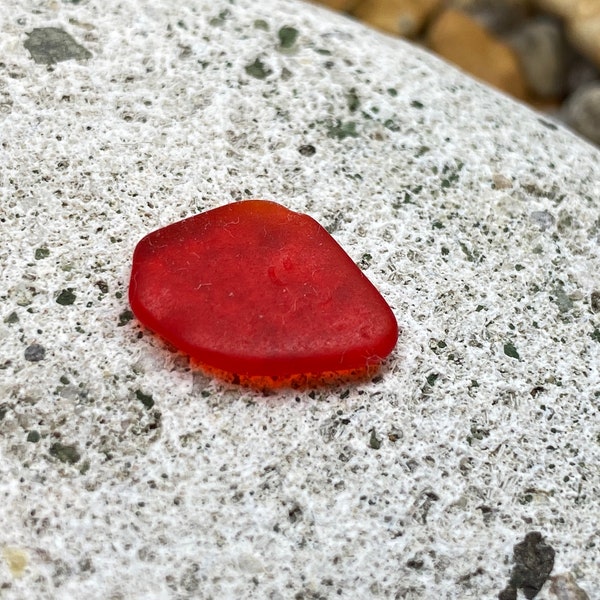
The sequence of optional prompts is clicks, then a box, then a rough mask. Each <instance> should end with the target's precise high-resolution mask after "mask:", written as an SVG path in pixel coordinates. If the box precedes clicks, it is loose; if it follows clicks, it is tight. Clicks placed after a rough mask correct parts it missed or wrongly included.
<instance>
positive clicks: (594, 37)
mask: <svg viewBox="0 0 600 600" xmlns="http://www.w3.org/2000/svg"><path fill="white" fill-rule="evenodd" d="M584 5H585V6H584ZM567 33H568V35H569V39H570V40H571V43H572V44H573V46H575V48H577V49H578V50H579V51H580V52H581V53H582V54H584V55H585V56H587V57H588V58H589V59H590V60H592V61H593V62H594V63H595V64H596V65H597V66H598V67H600V2H598V1H597V0H595V1H594V3H593V4H592V3H591V2H579V11H578V12H577V13H576V14H575V16H574V17H573V18H571V19H570V20H569V21H568V23H567Z"/></svg>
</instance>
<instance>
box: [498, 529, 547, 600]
mask: <svg viewBox="0 0 600 600" xmlns="http://www.w3.org/2000/svg"><path fill="white" fill-rule="evenodd" d="M554 555H555V552H554V548H552V547H551V546H549V545H548V544H546V543H545V542H544V539H543V538H542V534H541V533H539V532H538V531H532V532H530V533H528V534H527V535H526V536H525V539H524V540H523V541H522V542H520V543H519V544H516V545H515V547H514V550H513V558H514V562H515V566H514V567H513V570H512V573H511V576H510V582H509V584H508V586H507V587H506V589H504V590H502V592H500V594H499V595H498V598H499V599H500V600H512V599H513V598H516V597H517V593H516V591H517V589H521V590H523V594H524V596H525V598H527V600H532V599H533V598H535V597H536V596H537V594H538V592H539V591H540V590H541V589H542V586H543V585H544V583H545V582H546V579H548V577H549V576H550V573H551V572H552V569H553V567H554Z"/></svg>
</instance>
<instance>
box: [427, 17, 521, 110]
mask: <svg viewBox="0 0 600 600" xmlns="http://www.w3.org/2000/svg"><path fill="white" fill-rule="evenodd" d="M427 43H428V45H429V47H430V48H431V49H432V50H433V51H434V52H436V53H437V54H439V55H440V56H442V57H444V58H446V59H447V60H449V61H450V62H453V63H454V64H456V65H458V66H459V67H461V68H462V69H464V70H465V71H467V72H468V73H470V74H471V75H474V76H475V77H477V78H478V79H481V80H482V81H485V82H487V83H489V84H490V85H492V86H494V87H496V88H498V89H500V90H503V91H504V92H506V93H508V94H511V95H512V96H514V97H515V98H519V99H521V100H523V99H525V98H526V96H527V90H526V84H525V80H524V77H523V74H522V73H521V68H520V65H519V61H518V58H517V55H516V54H515V52H514V51H513V50H512V49H511V48H510V47H509V46H508V45H507V44H505V43H503V42H502V41H500V40H499V39H497V38H496V37H495V36H493V35H492V34H491V33H490V32H488V31H487V30H486V29H485V28H484V27H483V26H482V25H480V24H479V23H478V22H477V21H476V20H475V19H473V18H471V17H470V16H468V15H467V14H465V13H463V12H461V11H458V10H453V9H451V10H446V11H444V12H442V13H441V14H440V16H439V17H438V18H437V19H436V20H435V21H434V22H433V24H432V25H431V26H430V27H429V30H428V32H427Z"/></svg>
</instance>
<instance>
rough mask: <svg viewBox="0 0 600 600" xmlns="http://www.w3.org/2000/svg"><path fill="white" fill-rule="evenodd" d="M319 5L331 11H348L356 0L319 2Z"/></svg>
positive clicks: (324, 0) (325, 0) (326, 0)
mask: <svg viewBox="0 0 600 600" xmlns="http://www.w3.org/2000/svg"><path fill="white" fill-rule="evenodd" d="M319 4H324V5H325V6H327V7H329V8H332V9H333V10H350V9H351V8H352V6H353V5H355V4H356V0H321V1H320V2H319Z"/></svg>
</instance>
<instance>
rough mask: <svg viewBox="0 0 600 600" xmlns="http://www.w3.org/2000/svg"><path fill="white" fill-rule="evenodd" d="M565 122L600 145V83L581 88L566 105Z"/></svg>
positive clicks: (596, 82) (595, 82)
mask: <svg viewBox="0 0 600 600" xmlns="http://www.w3.org/2000/svg"><path fill="white" fill-rule="evenodd" d="M565 120H566V122H567V123H568V124H569V125H571V126H572V127H573V128H574V129H575V130H577V131H578V132H579V133H581V134H582V135H583V136H585V137H587V138H589V139H590V140H592V141H593V142H594V143H596V144H599V145H600V82H599V81H594V82H592V83H588V84H586V85H584V86H582V87H580V88H579V89H578V90H577V91H576V92H575V93H574V94H573V95H572V96H571V97H570V98H569V99H568V100H567V102H566V104H565Z"/></svg>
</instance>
